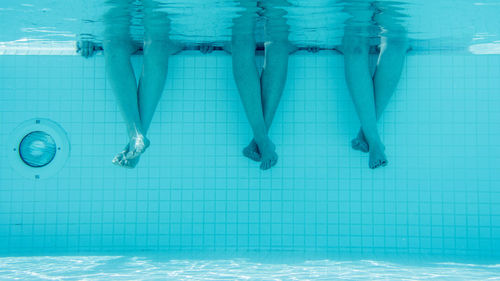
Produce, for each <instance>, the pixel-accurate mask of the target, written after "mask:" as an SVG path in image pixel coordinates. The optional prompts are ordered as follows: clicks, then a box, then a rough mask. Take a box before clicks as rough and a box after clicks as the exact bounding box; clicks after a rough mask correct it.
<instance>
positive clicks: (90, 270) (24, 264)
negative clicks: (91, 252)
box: [0, 256, 500, 281]
mask: <svg viewBox="0 0 500 281" xmlns="http://www.w3.org/2000/svg"><path fill="white" fill-rule="evenodd" d="M499 274H500V265H498V264H493V265H480V264H463V263H420V264H411V265H408V264H398V263H392V262H385V261H375V260H358V261H334V260H307V261H300V262H291V263H290V262H287V263H281V262H275V261H274V262H266V261H256V260H250V259H243V258H238V259H214V260H193V259H151V258H147V257H134V256H50V257H4V258H0V280H6V279H8V280H16V279H17V280H311V279H314V280H468V281H471V280H498V279H497V278H498V276H499Z"/></svg>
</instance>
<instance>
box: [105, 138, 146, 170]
mask: <svg viewBox="0 0 500 281" xmlns="http://www.w3.org/2000/svg"><path fill="white" fill-rule="evenodd" d="M128 152H129V145H128V144H127V145H126V146H125V148H124V149H123V151H122V152H120V153H118V154H116V155H115V157H114V158H113V160H112V162H113V164H115V165H116V166H120V167H123V168H128V169H133V168H135V166H137V163H139V159H140V156H139V157H136V158H133V159H130V160H129V159H127V157H126V155H127V153H128Z"/></svg>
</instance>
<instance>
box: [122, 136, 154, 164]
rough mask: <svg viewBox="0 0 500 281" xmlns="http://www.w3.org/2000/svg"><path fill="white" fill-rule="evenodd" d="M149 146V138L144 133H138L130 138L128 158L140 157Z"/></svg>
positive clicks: (126, 155)
mask: <svg viewBox="0 0 500 281" xmlns="http://www.w3.org/2000/svg"><path fill="white" fill-rule="evenodd" d="M148 147H149V140H148V139H147V138H146V137H145V136H144V135H142V134H136V135H135V136H133V137H132V138H131V139H130V142H129V144H128V148H129V149H128V151H127V153H126V154H125V157H126V158H127V160H131V159H134V158H136V157H139V156H140V155H141V154H143V153H144V151H146V149H147V148H148Z"/></svg>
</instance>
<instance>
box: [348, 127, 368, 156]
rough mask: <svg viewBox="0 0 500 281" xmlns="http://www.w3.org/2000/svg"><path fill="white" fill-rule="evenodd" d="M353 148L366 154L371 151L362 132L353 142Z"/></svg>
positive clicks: (360, 131)
mask: <svg viewBox="0 0 500 281" xmlns="http://www.w3.org/2000/svg"><path fill="white" fill-rule="evenodd" d="M351 146H352V148H353V149H354V150H359V151H362V152H365V153H366V152H368V151H369V146H368V142H367V141H366V139H365V135H364V134H363V131H362V130H359V133H358V135H357V136H356V137H355V138H353V139H352V140H351Z"/></svg>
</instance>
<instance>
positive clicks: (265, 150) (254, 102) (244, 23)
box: [231, 0, 278, 170]
mask: <svg viewBox="0 0 500 281" xmlns="http://www.w3.org/2000/svg"><path fill="white" fill-rule="evenodd" d="M241 4H242V5H243V6H244V7H245V8H246V10H245V11H244V12H243V13H242V15H241V16H240V17H238V18H237V19H235V20H234V26H233V35H232V47H231V48H232V61H233V74H234V79H235V82H236V86H237V88H238V92H239V94H240V97H241V101H242V103H243V107H244V108H245V113H246V115H247V118H248V121H249V123H250V126H251V127H252V131H253V135H254V139H255V141H256V143H257V146H258V148H259V150H260V152H261V154H262V164H261V166H260V168H261V169H263V170H266V169H269V168H271V167H272V166H273V165H275V164H276V162H277V159H278V155H277V154H276V152H275V145H274V144H273V143H272V141H271V139H269V137H268V135H267V127H266V123H265V121H264V113H263V110H262V98H261V87H260V79H259V72H258V70H257V67H256V65H255V45H256V44H255V39H254V25H255V18H256V16H257V14H256V2H255V1H250V0H247V1H241Z"/></svg>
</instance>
